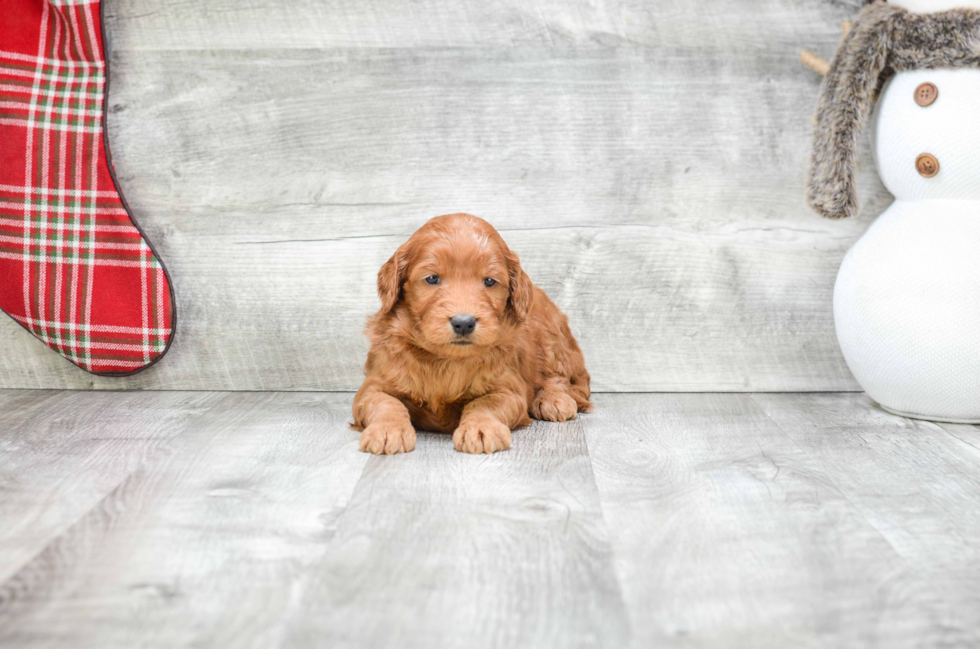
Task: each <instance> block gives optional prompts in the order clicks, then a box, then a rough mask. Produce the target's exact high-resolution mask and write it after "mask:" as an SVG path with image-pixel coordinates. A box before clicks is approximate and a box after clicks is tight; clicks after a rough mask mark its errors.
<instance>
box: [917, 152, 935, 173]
mask: <svg viewBox="0 0 980 649" xmlns="http://www.w3.org/2000/svg"><path fill="white" fill-rule="evenodd" d="M915 170H916V171H918V172H919V175H920V176H922V177H923V178H932V177H933V176H935V175H936V174H938V173H939V160H936V156H934V155H932V154H931V153H923V154H922V155H920V156H919V157H918V158H916V159H915Z"/></svg>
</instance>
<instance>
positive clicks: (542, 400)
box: [531, 390, 578, 421]
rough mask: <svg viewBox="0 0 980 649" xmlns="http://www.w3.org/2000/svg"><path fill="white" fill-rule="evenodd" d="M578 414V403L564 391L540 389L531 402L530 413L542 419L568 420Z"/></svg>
mask: <svg viewBox="0 0 980 649" xmlns="http://www.w3.org/2000/svg"><path fill="white" fill-rule="evenodd" d="M577 414H578V403H576V402H575V399H573V398H572V397H571V396H570V395H568V394H566V393H565V392H559V391H555V390H541V391H540V392H538V394H537V396H535V397H534V403H532V404H531V415H532V416H533V417H534V418H535V419H540V420H542V421H568V420H570V419H575V417H576V415H577Z"/></svg>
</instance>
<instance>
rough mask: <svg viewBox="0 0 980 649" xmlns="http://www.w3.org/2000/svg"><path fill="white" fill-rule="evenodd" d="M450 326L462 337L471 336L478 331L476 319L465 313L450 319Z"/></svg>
mask: <svg viewBox="0 0 980 649" xmlns="http://www.w3.org/2000/svg"><path fill="white" fill-rule="evenodd" d="M449 324H451V325H452V326H453V331H455V332H456V333H457V334H459V335H460V336H469V335H470V334H471V333H473V330H474V329H476V318H475V317H473V316H471V315H466V314H465V313H464V314H461V315H454V316H453V317H451V318H449Z"/></svg>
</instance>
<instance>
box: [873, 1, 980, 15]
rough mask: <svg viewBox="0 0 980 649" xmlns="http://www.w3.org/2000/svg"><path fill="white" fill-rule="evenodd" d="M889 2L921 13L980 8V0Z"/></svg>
mask: <svg viewBox="0 0 980 649" xmlns="http://www.w3.org/2000/svg"><path fill="white" fill-rule="evenodd" d="M888 4H891V5H895V6H896V7H902V8H903V9H908V10H909V11H914V12H916V13H920V14H925V13H932V12H935V11H949V10H950V9H964V8H965V9H980V0H891V1H890V2H889V3H888Z"/></svg>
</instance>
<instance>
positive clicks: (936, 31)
mask: <svg viewBox="0 0 980 649" xmlns="http://www.w3.org/2000/svg"><path fill="white" fill-rule="evenodd" d="M882 81H884V82H885V83H884V85H883V86H882ZM876 95H877V109H876V110H875V113H874V115H873V117H872V128H873V133H872V149H873V152H874V158H875V163H876V165H877V168H878V172H879V174H880V175H881V179H882V181H883V183H884V184H885V186H886V187H887V188H888V190H889V191H890V192H891V193H892V194H894V196H895V202H894V203H893V204H892V205H891V206H890V207H889V208H888V209H887V210H886V211H885V212H884V213H883V214H882V215H881V216H879V217H878V218H877V220H875V221H874V223H873V224H872V225H871V226H870V227H869V228H868V230H867V232H865V234H864V235H863V236H862V237H861V239H860V240H858V242H857V243H856V244H855V245H854V247H853V248H851V250H850V251H849V252H848V253H847V255H846V257H845V258H844V262H843V264H842V265H841V268H840V271H839V273H838V276H837V283H836V285H835V288H834V320H835V324H836V327H837V337H838V340H839V342H840V346H841V350H842V352H843V354H844V358H845V360H846V361H847V364H848V366H849V367H850V369H851V371H852V373H853V374H854V376H855V378H856V379H857V380H858V382H859V383H860V384H861V386H862V387H863V388H864V389H865V390H866V391H867V393H868V395H869V396H871V398H872V399H874V400H875V401H877V402H878V403H879V404H880V405H881V406H882V407H883V408H885V409H886V410H888V411H891V412H893V413H895V414H900V415H904V416H909V417H916V418H922V419H930V420H935V421H956V422H970V423H977V422H980V0H896V1H895V2H891V3H887V4H886V3H885V2H881V1H878V2H874V3H872V4H870V5H869V6H868V7H867V8H865V10H864V12H862V14H861V15H860V17H859V18H858V19H857V20H856V21H855V22H854V24H853V27H852V28H851V29H850V30H849V31H848V33H847V34H846V36H845V40H844V42H843V44H842V45H841V47H840V49H839V50H838V52H837V54H836V55H835V57H834V60H833V62H832V63H831V65H830V66H829V70H827V77H826V79H825V81H824V84H823V86H822V88H821V96H820V103H819V105H818V109H817V117H816V120H815V125H816V127H815V140H814V151H813V165H812V168H811V171H810V176H809V179H808V200H809V203H810V204H811V206H813V207H814V209H816V210H817V211H818V212H820V213H822V214H824V215H826V216H828V217H832V218H838V217H843V216H852V215H854V214H856V213H857V209H858V208H857V199H856V193H855V189H854V166H855V160H856V156H857V148H858V142H859V137H860V133H861V129H862V126H863V125H864V122H865V121H866V119H868V117H869V114H870V113H871V110H872V108H873V106H874V104H875V98H876Z"/></svg>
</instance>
